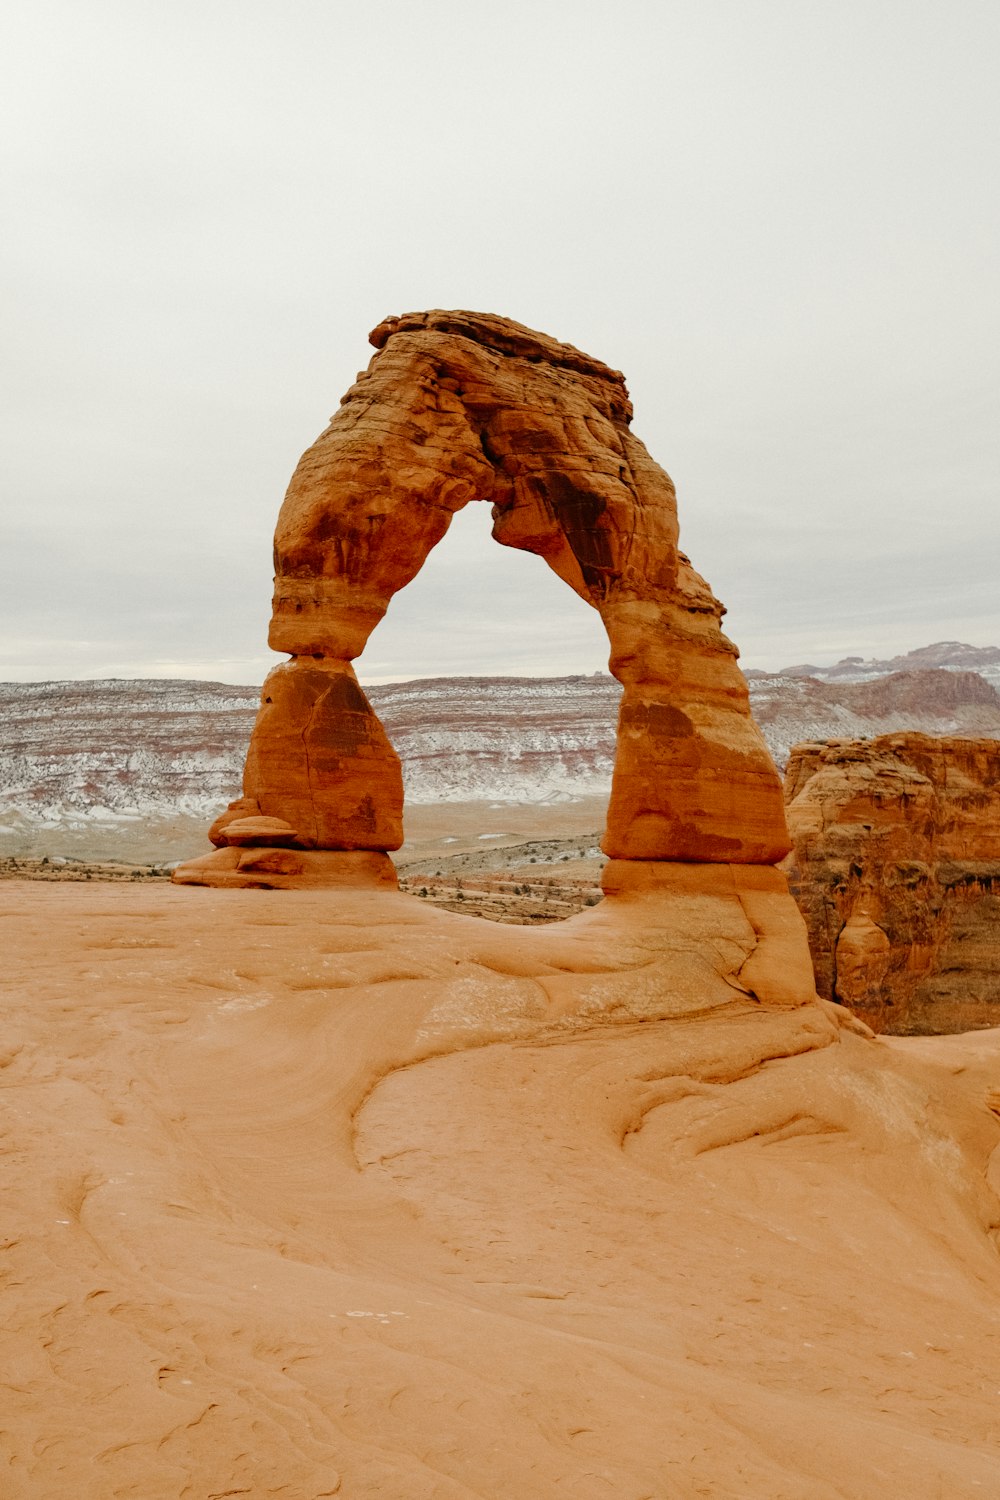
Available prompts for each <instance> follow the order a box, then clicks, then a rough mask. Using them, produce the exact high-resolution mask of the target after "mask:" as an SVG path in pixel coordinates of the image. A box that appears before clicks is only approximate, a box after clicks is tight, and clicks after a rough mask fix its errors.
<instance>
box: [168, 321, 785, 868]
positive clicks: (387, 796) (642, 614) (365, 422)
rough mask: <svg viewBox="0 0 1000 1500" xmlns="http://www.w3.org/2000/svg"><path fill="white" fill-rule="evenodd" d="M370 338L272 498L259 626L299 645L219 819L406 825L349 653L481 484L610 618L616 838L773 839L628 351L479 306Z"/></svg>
mask: <svg viewBox="0 0 1000 1500" xmlns="http://www.w3.org/2000/svg"><path fill="white" fill-rule="evenodd" d="M371 341H372V343H373V344H374V345H375V347H376V349H377V350H378V353H376V355H375V357H374V358H373V359H372V361H371V363H370V365H369V367H368V369H367V371H365V372H363V373H362V374H361V375H360V376H359V377H358V380H357V382H356V384H355V385H354V386H352V387H351V389H350V390H349V391H348V392H347V395H346V396H345V397H344V398H343V401H342V403H341V407H340V410H339V411H338V412H337V414H336V416H334V418H333V419H332V421H331V422H330V425H329V427H328V428H327V429H326V431H325V432H324V433H323V434H322V435H321V436H320V437H319V438H318V439H317V441H316V442H315V443H314V444H313V446H312V447H311V448H310V449H309V450H308V451H307V452H306V453H305V454H304V455H303V457H302V459H301V461H300V463H299V465H298V467H297V469H296V471H295V473H294V475H293V476H292V481H291V484H290V486H289V489H288V493H287V495H286V497H285V502H284V504H283V506H282V508H281V513H280V515H279V517H278V526H277V531H276V533H275V542H274V561H275V587H274V601H273V616H272V622H271V631H270V637H269V639H270V644H271V646H272V647H273V648H274V649H275V650H277V651H287V652H288V653H290V655H291V661H290V662H288V663H287V664H286V665H284V666H282V667H279V668H277V669H276V671H275V672H274V673H272V674H271V676H270V677H269V679H268V681H267V683H266V684H265V688H264V701H263V704H262V707H261V713H260V716H259V718H258V721H257V725H256V728H255V730H254V735H253V741H252V744H251V748H250V753H249V757H248V760H247V769H246V777H245V784H244V793H245V795H244V798H243V799H242V800H241V801H240V802H239V803H238V804H236V805H235V806H234V808H233V809H232V815H233V820H234V821H235V820H237V819H243V818H246V817H247V816H254V815H255V814H257V813H260V814H263V815H266V816H269V817H276V818H279V819H282V820H283V821H285V822H287V823H288V824H289V825H290V826H291V827H292V828H294V829H295V830H296V833H297V840H296V842H297V843H298V844H300V845H301V846H302V847H305V848H317V849H326V850H330V851H333V850H349V849H372V850H379V849H381V850H386V849H394V848H396V847H398V844H399V841H400V838H401V814H402V788H401V782H400V778H399V768H398V763H397V762H396V759H395V755H394V752H393V751H392V748H391V746H390V745H389V744H388V741H387V740H386V739H385V737H384V735H383V734H382V732H381V726H379V724H378V720H377V719H376V718H375V715H374V714H373V712H372V710H371V708H370V706H369V705H368V704H367V702H366V700H365V699H364V697H363V695H362V694H361V691H360V689H359V688H358V687H357V683H356V680H355V679H354V677H353V673H352V672H351V669H350V666H349V665H348V664H349V663H350V662H351V661H352V660H353V659H355V658H356V657H357V656H359V655H360V654H361V652H362V651H363V650H364V647H365V644H366V642H367V640H368V637H369V636H370V634H371V632H372V630H373V629H374V628H375V627H376V626H377V624H378V622H379V621H380V620H381V618H382V616H383V615H384V614H385V611H386V608H387V606H388V604H389V601H390V600H391V599H392V597H393V595H394V594H395V593H396V592H397V591H398V590H399V589H401V588H404V587H405V586H406V584H408V583H409V582H410V580H411V579H412V578H414V577H415V576H416V574H417V573H418V572H419V570H420V568H421V567H422V565H423V563H424V561H425V560H426V558H427V556H428V554H429V552H430V551H431V549H432V548H433V547H434V546H435V545H436V544H437V543H438V542H439V541H440V540H441V539H442V537H443V536H444V535H445V532H446V531H447V529H448V526H449V524H450V522H451V518H452V516H453V515H454V514H455V512H456V511H458V510H460V509H461V508H462V507H463V506H465V505H467V504H469V503H470V502H472V501H476V500H481V501H486V502H488V503H489V504H491V505H492V507H493V535H494V538H495V539H496V540H497V541H498V542H500V543H502V544H503V545H504V546H508V547H515V548H519V549H522V550H524V551H528V552H533V553H535V554H537V555H538V556H540V557H542V558H544V560H545V561H546V562H547V563H548V565H549V566H550V567H551V568H552V569H553V570H554V571H555V572H556V573H557V574H558V576H559V577H560V578H562V579H563V580H564V582H565V583H567V584H568V585H569V587H570V588H572V589H574V590H575V591H576V592H577V593H578V594H579V595H580V596H581V598H583V599H584V600H585V601H586V602H587V603H588V604H590V605H591V606H592V607H593V608H595V609H596V610H598V612H599V613H600V615H601V618H602V620H603V622H604V625H605V627H606V629H607V633H608V638H609V642H610V647H611V659H610V666H611V670H612V672H614V674H615V676H616V677H618V679H619V680H620V681H621V682H622V683H623V685H624V688H625V693H624V696H623V699H622V705H621V714H620V721H619V731H618V753H617V759H616V765H615V773H614V781H613V786H612V793H611V804H610V809H609V813H608V827H607V833H606V836H605V840H604V848H605V850H606V852H607V853H608V854H609V855H611V856H612V857H613V858H615V859H634V860H644V861H648V860H654V861H655V860H684V861H695V862H708V863H713V862H721V863H725V864H729V863H737V864H769V863H771V862H773V861H774V860H776V859H779V858H780V857H781V856H782V855H783V854H784V853H785V852H786V851H787V849H788V837H787V831H786V827H785V821H784V813H783V809H782V801H781V788H780V783H779V780H778V777H777V773H776V772H775V769H774V766H773V764H772V762H771V759H770V756H769V754H768V752H767V748H766V746H765V744H764V740H763V737H762V736H761V734H760V732H759V730H758V729H757V726H756V725H755V724H754V722H753V720H752V718H751V717H750V711H749V705H748V695H747V689H746V684H745V682H744V680H743V677H742V675H741V673H740V671H739V669H738V667H737V651H736V648H735V646H734V645H733V644H732V642H730V641H729V640H727V638H726V637H725V636H724V635H723V633H722V630H721V628H720V620H721V617H722V613H723V607H722V605H721V604H720V603H719V601H718V600H717V599H716V598H715V597H714V596H713V594H712V592H711V590H710V589H709V588H708V586H707V584H706V583H705V582H704V580H703V579H701V578H700V577H699V576H698V575H697V573H695V572H694V570H693V569H692V567H691V565H690V563H689V562H688V560H687V558H686V557H684V555H683V554H682V553H681V552H679V551H678V546H677V537H678V528H677V506H676V499H675V494H674V487H673V484H672V483H671V481H670V479H669V477H668V476H667V474H666V473H665V472H664V471H663V469H661V468H660V467H659V465H658V464H656V463H655V462H654V461H653V459H652V458H651V457H650V456H649V454H648V453H647V451H646V449H645V448H644V447H643V445H642V443H641V442H640V441H639V439H638V438H636V437H635V436H634V434H633V433H632V432H631V430H630V423H631V419H632V406H631V402H630V401H629V397H628V392H627V390H626V388H625V383H624V380H623V378H622V376H621V374H620V373H619V372H618V371H616V370H612V369H610V368H609V367H608V366H606V365H604V364H601V363H600V362H599V361H598V360H595V359H592V358H591V357H590V356H589V355H586V354H583V353H581V352H580V351H579V350H577V349H574V348H572V347H571V346H570V345H568V344H560V343H557V342H556V341H555V340H554V339H551V338H548V337H546V336H545V335H544V334H539V333H534V332H532V331H531V330H530V329H527V328H523V327H521V325H520V324H517V323H513V322H511V321H510V320H509V319H506V318H499V317H494V316H490V315H486V314H479V313H467V312H427V313H411V314H407V315H406V316H404V317H401V318H389V319H386V320H385V321H384V322H383V323H381V324H379V326H378V327H377V328H376V329H375V330H374V332H373V333H372V335H371ZM213 837H214V838H215V839H216V840H217V841H219V842H221V843H222V844H223V845H225V844H226V843H227V842H228V840H227V836H226V820H225V819H222V820H220V822H219V823H217V824H216V826H215V829H214V830H213ZM211 868H214V866H210V867H208V871H207V872H206V867H204V866H201V867H200V868H199V873H198V876H197V878H198V879H199V880H205V879H210V869H211ZM219 868H220V869H221V864H220V865H219ZM227 868H228V866H227ZM191 873H192V872H190V871H188V872H187V873H186V875H185V876H182V877H181V878H191Z"/></svg>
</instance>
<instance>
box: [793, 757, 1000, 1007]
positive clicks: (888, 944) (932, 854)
mask: <svg viewBox="0 0 1000 1500" xmlns="http://www.w3.org/2000/svg"><path fill="white" fill-rule="evenodd" d="M785 788H786V798H787V802H788V821H789V827H790V830H791V833H792V837H793V840H794V852H793V854H792V855H791V856H790V857H789V859H788V861H787V862H786V869H787V870H788V873H789V876H790V881H791V886H792V890H793V892H794V894H795V896H796V899H797V901H798V903H799V906H800V908H801V910H802V911H803V913H804V915H805V918H806V924H807V927H808V929H809V942H810V948H811V950H812V954H813V960H814V964H815V969H816V979H817V986H818V989H819V992H820V994H821V995H823V996H825V997H827V998H831V999H839V1000H843V1001H844V1002H845V1003H847V1004H849V1005H851V1006H854V1007H856V1008H857V1009H858V1012H859V1014H861V1015H862V1016H864V1017H865V1019H866V1020H869V1021H871V1023H872V1024H874V1025H877V1026H878V1028H879V1029H885V1030H888V1031H893V1032H898V1033H907V1032H948V1031H961V1030H964V1029H965V1028H967V1027H968V1026H991V1025H996V1024H997V1023H998V1022H1000V743H998V742H997V741H995V740H982V739H980V740H960V739H950V738H941V739H937V738H932V737H931V736H929V735H922V734H892V735H885V736H883V737H881V738H879V739H875V740H870V741H856V740H855V741H843V740H841V741H837V740H834V741H830V742H828V743H825V744H805V745H799V746H798V747H796V749H795V750H794V751H793V752H792V757H791V760H790V762H789V766H788V773H787V776H786V782H785Z"/></svg>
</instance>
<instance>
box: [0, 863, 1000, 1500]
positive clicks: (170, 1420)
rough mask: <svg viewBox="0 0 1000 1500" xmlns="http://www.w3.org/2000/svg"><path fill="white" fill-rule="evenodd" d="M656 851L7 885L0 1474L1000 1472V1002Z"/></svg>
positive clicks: (305, 1487)
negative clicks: (885, 999)
mask: <svg viewBox="0 0 1000 1500" xmlns="http://www.w3.org/2000/svg"><path fill="white" fill-rule="evenodd" d="M744 873H745V872H744ZM663 878H664V879H665V880H668V881H673V882H674V887H672V888H671V889H670V890H664V891H662V892H661V893H660V894H656V893H655V892H653V893H649V894H647V895H645V896H643V895H635V896H619V897H615V898H614V899H612V900H607V901H605V902H604V903H602V904H601V905H600V906H597V907H594V908H593V909H592V910H589V911H587V912H584V913H582V914H581V915H579V916H577V917H575V918H573V919H572V920H570V921H569V922H566V923H564V924H559V925H556V926H551V927H543V928H510V927H506V928H504V927H499V926H496V925H491V924H487V923H481V922H477V921H474V920H469V919H468V918H465V917H462V916H457V915H452V914H450V913H447V912H442V911H435V910H433V909H430V908H429V907H428V906H427V904H426V903H424V902H421V901H418V900H415V899H413V898H412V897H407V896H404V895H397V894H394V893H384V892H383V893H377V894H376V893H369V892H362V891H356V892H353V893H348V892H308V891H296V892H276V891H274V892H272V891H249V892H245V891H242V892H241V891H226V890H203V889H185V888H176V887H170V886H164V885H154V884H148V885H117V886H107V885H105V886H98V885H84V884H78V885H61V886H60V885H40V884H28V883H18V882H13V881H12V882H6V883H5V884H4V885H3V886H2V887H0V930H2V931H3V932H5V933H6V935H7V936H6V941H5V944H4V955H5V961H4V966H3V970H2V980H0V994H2V1004H3V1011H4V1017H3V1026H2V1030H0V1037H2V1043H3V1055H2V1062H3V1064H4V1067H3V1069H2V1071H0V1086H2V1088H3V1095H4V1105H5V1110H4V1122H5V1124H4V1128H5V1138H4V1154H3V1158H2V1160H3V1172H4V1197H3V1201H4V1205H5V1211H4V1221H3V1225H2V1241H0V1244H2V1249H0V1265H2V1267H3V1272H4V1276H5V1281H4V1287H5V1290H4V1302H3V1319H2V1324H0V1329H2V1331H0V1346H2V1348H0V1379H2V1381H3V1385H4V1393H3V1401H2V1407H0V1409H2V1421H0V1428H2V1431H3V1444H4V1447H5V1457H4V1459H3V1467H2V1468H0V1474H2V1478H0V1493H2V1494H3V1496H4V1500H119V1497H122V1500H124V1497H129V1500H179V1497H183V1500H206V1497H209V1496H213V1497H217V1500H218V1497H221V1496H224V1495H247V1496H252V1497H265V1496H272V1495H273V1496H281V1497H283V1500H317V1497H320V1496H332V1495H337V1496H342V1497H348V1500H356V1497H364V1500H368V1497H372V1500H374V1497H379V1500H471V1497H473V1496H475V1497H490V1500H492V1497H497V1500H500V1497H502V1500H508V1497H515V1496H516V1497H518V1500H551V1497H553V1496H558V1495H562V1494H565V1495H566V1496H572V1497H574V1500H605V1497H613V1500H643V1497H645V1500H688V1497H691V1496H698V1495H704V1496H711V1497H713V1500H719V1497H734V1500H735V1497H740V1500H743V1497H748V1496H749V1497H767V1500H804V1497H806V1496H808V1497H809V1500H847V1497H850V1500H867V1497H872V1500H875V1497H878V1500H884V1497H885V1496H896V1495H900V1496H902V1495H905V1496H907V1497H908V1500H909V1497H916V1500H924V1497H926V1500H931V1497H942V1496H947V1497H948V1500H966V1497H975V1496H984V1497H986V1496H993V1495H996V1494H997V1493H998V1492H1000V1425H998V1422H997V1411H998V1401H1000V1377H998V1371H1000V1262H998V1258H997V1223H998V1219H1000V1203H998V1199H997V1191H998V1190H1000V1166H998V1164H1000V1155H998V1153H997V1146H998V1143H1000V1121H998V1120H997V1118H996V1115H995V1113H991V1110H990V1107H989V1105H990V1102H991V1101H992V1105H993V1109H994V1111H995V1110H996V1108H997V1106H998V1104H1000V1095H998V1092H997V1091H998V1088H1000V1032H995V1031H994V1032H983V1033H979V1034H977V1035H974V1036H963V1037H954V1038H933V1039H927V1040H922V1041H893V1042H888V1041H885V1040H878V1041H875V1040H870V1039H866V1038H865V1037H863V1036H861V1035H858V1034H855V1033H853V1032H851V1031H850V1030H844V1029H838V1027H837V1026H836V1025H835V1023H834V1021H833V1019H831V1012H830V1011H829V1010H827V1009H824V1008H822V1007H821V1006H820V1005H818V1004H805V1005H801V1004H800V1005H796V1004H793V1003H791V1002H789V1003H786V1004H784V1005H779V1004H778V1003H777V1002H776V1001H772V1003H771V1004H769V1005H765V1004H763V1003H761V1002H759V1001H756V1000H754V999H753V996H752V994H751V993H750V990H751V989H753V988H757V990H758V991H759V992H760V991H763V990H766V988H767V986H766V984H765V985H762V984H760V983H758V984H756V985H755V986H750V985H748V982H747V979H746V977H745V976H747V975H748V973H750V972H751V971H752V968H753V964H754V963H755V962H756V963H757V964H758V966H759V965H760V963H761V954H762V953H763V949H764V946H765V945H763V944H762V940H761V939H760V938H759V937H758V936H756V935H755V932H754V928H753V927H752V926H751V925H750V924H749V923H748V922H747V921H746V918H745V916H743V915H742V914H741V911H740V903H739V902H734V901H733V900H732V899H731V898H729V897H724V896H723V895H722V894H719V895H718V896H709V895H705V894H702V895H700V896H698V895H696V894H692V893H690V892H689V893H688V894H685V888H684V884H683V882H684V880H685V879H686V878H687V877H686V876H685V875H684V870H683V868H681V869H680V871H678V870H677V869H676V868H675V869H674V870H673V871H672V872H671V871H667V872H666V874H665V875H664V877H663ZM747 899H749V898H747ZM748 909H753V903H752V902H751V903H750V907H749V908H748ZM766 929H767V923H766V921H765V923H764V928H763V929H762V930H765V936H766ZM678 930H683V931H684V932H685V933H686V934H687V936H686V938H685V940H684V942H683V943H682V944H681V945H680V946H679V947H678V943H677V939H676V937H672V936H671V934H672V933H675V932H676V931H678ZM708 933H711V934H712V935H713V936H714V944H713V945H709V944H708V942H707V941H706V937H707V934H708ZM771 941H772V939H771V938H766V942H767V943H770V942H771ZM775 941H778V950H775V949H774V948H773V946H772V948H771V949H770V950H769V951H770V952H771V954H772V957H771V959H770V960H768V962H767V963H765V964H764V968H763V970H762V973H763V976H764V978H765V979H768V981H769V982H774V981H775V980H777V979H778V978H780V976H781V973H782V972H783V970H782V964H781V962H780V960H779V961H776V960H775V957H774V954H775V952H776V951H780V947H781V944H780V941H779V940H778V939H775ZM741 973H742V974H743V975H744V979H743V980H741V979H740V978H739V976H740V974H741ZM787 998H788V997H787V996H786V1000H787Z"/></svg>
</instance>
